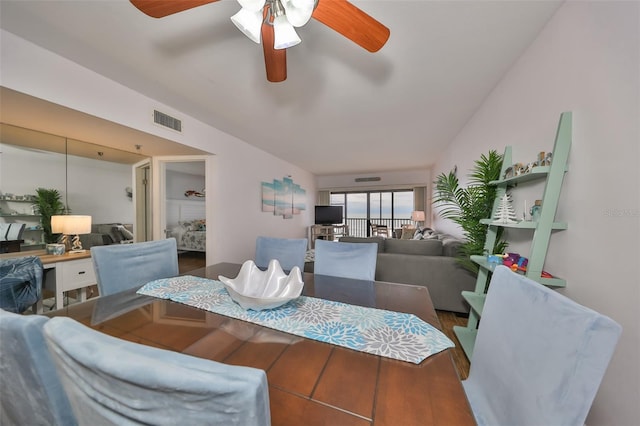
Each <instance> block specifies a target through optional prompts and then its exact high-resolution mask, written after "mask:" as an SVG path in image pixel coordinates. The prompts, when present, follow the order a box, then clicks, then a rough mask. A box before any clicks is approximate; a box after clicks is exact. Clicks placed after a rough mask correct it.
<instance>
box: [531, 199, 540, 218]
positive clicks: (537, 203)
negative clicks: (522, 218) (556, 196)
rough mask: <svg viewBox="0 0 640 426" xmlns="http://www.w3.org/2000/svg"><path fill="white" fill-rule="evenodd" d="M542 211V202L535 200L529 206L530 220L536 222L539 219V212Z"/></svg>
mask: <svg viewBox="0 0 640 426" xmlns="http://www.w3.org/2000/svg"><path fill="white" fill-rule="evenodd" d="M541 209H542V200H536V201H535V202H534V204H533V206H531V210H530V211H529V213H530V214H531V220H533V221H534V222H537V221H538V219H540V210H541Z"/></svg>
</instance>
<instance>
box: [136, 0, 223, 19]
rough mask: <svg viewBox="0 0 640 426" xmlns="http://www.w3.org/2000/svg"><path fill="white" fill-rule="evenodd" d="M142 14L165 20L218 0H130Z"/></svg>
mask: <svg viewBox="0 0 640 426" xmlns="http://www.w3.org/2000/svg"><path fill="white" fill-rule="evenodd" d="M130 1H131V4H133V5H134V6H135V7H137V8H138V9H139V10H140V11H141V12H142V13H145V14H147V15H149V16H151V17H152V18H163V17H165V16H169V15H173V14H174V13H178V12H182V11H183V10H188V9H192V8H194V7H198V6H202V5H203V4H209V3H213V2H216V1H218V0H130Z"/></svg>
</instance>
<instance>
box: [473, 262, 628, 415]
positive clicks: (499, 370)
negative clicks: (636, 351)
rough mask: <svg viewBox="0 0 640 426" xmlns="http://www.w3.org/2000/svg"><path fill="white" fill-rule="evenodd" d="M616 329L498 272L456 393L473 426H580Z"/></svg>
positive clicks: (553, 295) (569, 303) (566, 301)
mask: <svg viewBox="0 0 640 426" xmlns="http://www.w3.org/2000/svg"><path fill="white" fill-rule="evenodd" d="M621 333H622V328H621V327H620V325H619V324H618V323H616V322H614V321H613V320H612V319H610V318H608V317H606V316H604V315H601V314H599V313H597V312H595V311H593V310H591V309H589V308H586V307H584V306H582V305H579V304H578V303H576V302H574V301H572V300H570V299H569V298H567V297H565V296H563V295H561V294H560V293H557V292H555V291H553V290H550V289H549V288H547V287H545V286H543V285H541V284H538V283H537V282H535V281H533V280H530V279H529V278H526V277H525V276H523V275H519V274H516V273H514V272H512V271H511V270H509V268H507V267H505V266H498V267H497V268H496V270H495V272H494V273H493V277H492V278H491V283H490V286H489V290H488V292H487V298H486V300H485V304H484V308H483V310H482V318H481V321H480V326H479V328H478V335H477V337H476V341H475V347H474V350H473V355H472V357H471V369H470V372H469V378H468V379H467V380H465V381H463V382H462V383H463V385H464V389H465V392H466V394H467V397H468V399H469V402H470V404H471V408H472V409H473V413H474V415H475V417H476V421H477V423H478V424H479V425H518V426H527V425H532V426H540V425H576V426H577V425H584V422H585V418H586V417H587V414H588V413H589V409H590V407H591V404H592V403H593V399H594V398H595V395H596V392H597V390H598V387H599V386H600V382H601V381H602V377H603V376H604V373H605V371H606V368H607V366H608V364H609V361H610V360H611V357H612V356H613V352H614V349H615V347H616V344H617V342H618V339H619V337H620V334H621Z"/></svg>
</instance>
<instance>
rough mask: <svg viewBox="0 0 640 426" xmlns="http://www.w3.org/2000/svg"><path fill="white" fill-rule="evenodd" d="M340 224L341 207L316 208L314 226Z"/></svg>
mask: <svg viewBox="0 0 640 426" xmlns="http://www.w3.org/2000/svg"><path fill="white" fill-rule="evenodd" d="M340 223H342V206H316V225H337V224H340Z"/></svg>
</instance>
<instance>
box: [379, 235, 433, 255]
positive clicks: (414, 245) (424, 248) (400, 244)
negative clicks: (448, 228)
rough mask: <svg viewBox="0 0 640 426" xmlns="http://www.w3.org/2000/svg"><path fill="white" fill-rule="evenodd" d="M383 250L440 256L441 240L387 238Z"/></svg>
mask: <svg viewBox="0 0 640 426" xmlns="http://www.w3.org/2000/svg"><path fill="white" fill-rule="evenodd" d="M384 252H385V253H398V254H416V255H422V256H442V241H440V240H417V241H416V240H396V239H389V240H387V241H385V245H384Z"/></svg>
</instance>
